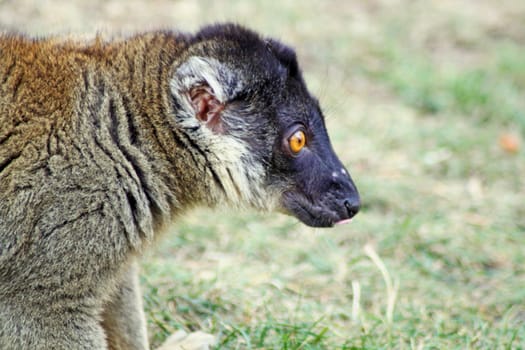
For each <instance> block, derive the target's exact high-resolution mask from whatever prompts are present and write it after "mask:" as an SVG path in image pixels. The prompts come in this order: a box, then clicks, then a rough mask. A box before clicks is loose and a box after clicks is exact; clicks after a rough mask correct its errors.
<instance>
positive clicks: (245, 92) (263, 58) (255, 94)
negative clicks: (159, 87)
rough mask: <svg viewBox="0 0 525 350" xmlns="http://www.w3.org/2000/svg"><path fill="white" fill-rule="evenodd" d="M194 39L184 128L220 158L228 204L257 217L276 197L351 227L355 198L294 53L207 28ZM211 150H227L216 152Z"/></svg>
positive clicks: (177, 86)
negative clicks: (255, 210) (245, 206)
mask: <svg viewBox="0 0 525 350" xmlns="http://www.w3.org/2000/svg"><path fill="white" fill-rule="evenodd" d="M193 40H194V42H193V43H191V46H190V50H188V57H189V58H187V59H186V61H185V63H183V64H182V65H181V66H180V67H179V68H178V70H177V74H176V75H175V79H174V80H173V82H172V90H173V91H174V96H179V97H180V96H186V101H187V103H186V105H187V107H186V108H185V110H187V111H189V112H188V113H187V117H182V119H181V123H180V124H181V125H184V124H185V123H189V128H190V129H191V130H198V131H192V132H195V133H200V131H202V130H201V129H200V128H199V126H206V127H207V128H204V129H206V130H208V131H209V132H208V133H206V134H202V135H201V137H197V136H195V137H194V140H196V142H197V143H199V142H202V146H201V147H202V148H203V149H207V150H209V152H213V153H214V158H216V159H217V162H215V163H213V162H212V161H209V162H208V163H209V164H211V166H212V168H213V171H214V173H216V174H217V175H216V176H215V178H216V179H218V180H219V181H222V182H224V181H226V180H224V179H225V178H228V179H229V180H231V181H230V182H231V183H232V185H233V187H235V188H236V191H228V190H226V191H225V192H226V195H227V196H228V197H230V198H235V197H236V194H235V193H234V192H236V193H239V194H240V197H243V198H244V199H243V201H244V202H248V203H250V204H251V205H252V206H255V207H259V208H262V207H264V206H265V204H264V203H269V202H275V196H278V198H277V201H278V204H277V206H278V207H279V209H280V210H281V211H284V212H285V213H288V214H291V215H294V216H296V217H297V218H298V219H299V220H301V221H302V222H304V223H305V224H307V225H310V226H315V227H329V226H333V225H334V224H337V223H344V222H346V221H348V220H349V219H351V218H352V217H353V216H354V215H355V214H356V213H357V212H358V210H359V205H360V200H359V194H358V192H357V189H356V187H355V185H354V183H353V182H352V179H351V178H350V175H349V173H348V171H347V170H346V169H345V168H344V166H343V165H342V164H341V161H340V160H339V159H338V158H337V156H336V155H335V153H334V151H333V149H332V146H331V144H330V140H329V138H328V134H327V132H326V128H325V123H324V117H323V115H322V112H321V109H320V108H319V104H318V102H317V100H316V99H315V98H313V97H312V96H311V95H310V93H309V92H308V90H307V88H306V86H305V83H304V81H303V79H302V76H301V72H300V70H299V67H298V64H297V60H296V56H295V53H294V51H293V50H292V49H290V48H289V47H287V46H285V45H283V44H281V43H279V42H277V41H274V40H272V39H263V38H261V37H259V36H258V35H257V34H255V33H253V32H251V31H249V30H246V29H244V28H242V27H239V26H236V25H218V26H211V27H207V28H205V29H203V30H202V31H201V32H199V33H198V34H197V35H196V37H195V38H194V39H193ZM180 105H181V106H183V105H184V99H182V100H181V103H180ZM182 109H183V110H184V108H182ZM195 117H196V118H195ZM194 123H196V124H195V126H193V125H194ZM206 130H205V131H206ZM211 139H216V140H217V141H216V142H210V140H211ZM199 140H201V141H199ZM211 144H216V145H227V144H229V145H231V148H229V149H227V148H225V147H223V148H217V150H216V151H211ZM236 153H239V155H238V156H235V157H233V156H231V155H232V154H236ZM232 159H233V161H232ZM221 174H226V175H227V176H221ZM222 187H224V188H227V187H228V186H226V185H224V183H223V186H222ZM231 193H233V194H231ZM237 197H239V196H237ZM232 201H233V202H235V200H232ZM261 203H262V204H261ZM267 207H268V208H275V205H267Z"/></svg>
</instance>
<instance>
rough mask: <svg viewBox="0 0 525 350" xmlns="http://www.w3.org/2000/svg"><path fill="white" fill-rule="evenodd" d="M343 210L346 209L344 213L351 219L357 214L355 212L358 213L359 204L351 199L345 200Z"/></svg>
mask: <svg viewBox="0 0 525 350" xmlns="http://www.w3.org/2000/svg"><path fill="white" fill-rule="evenodd" d="M344 204H345V208H346V212H347V213H348V218H349V219H351V218H353V217H354V216H355V214H357V212H358V211H359V207H360V204H359V201H358V200H357V201H356V200H354V199H351V198H347V199H345V202H344Z"/></svg>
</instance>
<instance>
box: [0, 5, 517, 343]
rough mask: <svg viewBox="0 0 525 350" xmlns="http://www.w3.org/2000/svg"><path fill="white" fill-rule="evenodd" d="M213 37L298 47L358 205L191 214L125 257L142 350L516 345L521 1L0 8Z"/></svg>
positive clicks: (53, 28) (42, 19)
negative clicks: (144, 335)
mask: <svg viewBox="0 0 525 350" xmlns="http://www.w3.org/2000/svg"><path fill="white" fill-rule="evenodd" d="M224 20H230V21H235V22H239V23H241V24H245V25H248V26H250V27H252V28H254V29H256V30H258V31H260V32H262V33H265V34H266V35H270V36H273V37H277V38H278V39H281V40H282V41H284V42H286V43H288V44H290V45H292V46H294V47H295V48H296V49H297V52H298V56H299V60H300V63H301V66H302V68H303V71H304V74H305V78H306V81H307V84H308V85H309V86H310V89H311V91H312V92H313V93H314V94H316V95H317V96H319V98H320V101H321V104H322V106H323V107H324V111H325V114H326V116H327V124H328V129H329V133H330V135H331V137H332V141H333V143H334V148H335V149H336V152H337V153H338V154H339V155H340V157H341V159H342V160H343V162H344V163H345V164H346V165H347V167H348V169H349V170H350V172H351V174H352V176H353V178H354V180H355V182H356V184H357V186H358V187H359V189H360V192H361V196H362V200H363V205H364V206H363V210H362V212H361V213H360V214H359V215H358V216H357V217H356V218H355V220H354V221H353V222H352V223H351V224H350V225H346V226H342V227H337V228H333V229H312V228H308V227H305V226H304V225H302V224H300V223H298V222H297V221H296V220H295V219H293V218H289V217H285V216H282V215H280V214H264V215H261V214H255V213H253V212H245V213H238V212H235V213H233V212H228V211H227V210H225V211H221V212H217V211H215V212H212V211H207V210H197V211H194V212H192V213H190V214H189V215H188V216H186V217H185V218H183V219H182V220H180V221H178V222H177V223H176V224H175V225H174V226H173V228H172V229H171V230H170V232H169V233H167V234H166V236H165V237H164V239H163V240H161V243H160V244H159V245H158V247H157V248H156V249H155V250H154V251H151V252H150V253H149V254H148V255H147V256H146V257H145V259H144V260H143V271H142V272H143V273H142V284H143V289H144V300H145V306H146V312H147V316H148V324H149V332H150V338H151V342H152V343H153V344H154V345H156V344H160V343H161V341H162V340H163V339H165V338H166V337H167V336H168V335H169V334H171V333H173V332H175V331H177V330H179V329H183V330H185V331H193V330H203V331H206V332H209V333H212V334H215V335H216V336H217V338H218V346H217V348H218V349H398V348H399V349H522V348H525V304H524V300H525V288H524V287H525V205H524V198H525V145H524V144H523V142H524V139H525V58H524V57H525V2H521V1H510V0H504V1H495V0H494V1H490V0H481V1H469V0H454V1H453V0H440V1H438V0H434V1H431V0H428V1H423V0H420V1H417V0H412V1H410V0H373V1H346V2H343V1H335V0H328V1H313V0H303V1H292V0H281V1H278V2H270V1H262V0H257V1H233V0H232V1H226V0H220V1H204V0H201V1H167V0H155V1H149V2H146V1H136V0H132V1H94V0H90V1H65V0H64V1H40V2H37V1H30V0H18V1H14V0H10V1H6V0H0V29H10V30H17V31H22V32H27V33H31V34H34V35H45V34H49V33H54V34H57V33H59V34H60V33H61V34H63V33H76V34H88V35H93V34H94V33H96V32H97V31H103V32H124V33H127V32H130V31H138V30H144V29H150V28H158V27H164V28H178V29H182V30H184V31H192V30H195V29H197V28H198V27H199V26H201V25H202V24H205V23H212V22H217V21H224Z"/></svg>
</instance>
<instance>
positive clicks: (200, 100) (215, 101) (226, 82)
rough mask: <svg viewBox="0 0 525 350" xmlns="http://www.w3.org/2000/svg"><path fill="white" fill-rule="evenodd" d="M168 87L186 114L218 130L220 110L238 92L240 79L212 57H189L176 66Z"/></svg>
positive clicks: (220, 128)
mask: <svg viewBox="0 0 525 350" xmlns="http://www.w3.org/2000/svg"><path fill="white" fill-rule="evenodd" d="M170 88H171V92H172V94H173V96H174V97H175V98H176V99H177V100H178V102H179V103H180V105H181V107H182V108H183V110H184V111H185V112H186V113H185V115H186V116H187V117H188V116H191V117H194V118H196V119H197V120H199V121H200V122H201V123H204V124H205V125H206V126H208V127H209V128H210V129H211V130H212V131H214V132H221V131H222V126H221V120H220V117H221V112H222V111H223V110H224V108H225V106H226V103H227V102H228V101H229V100H231V99H232V98H234V97H235V95H236V94H237V93H238V92H239V91H240V79H238V77H237V74H236V73H235V71H234V70H233V69H231V68H229V67H228V66H227V65H225V64H223V63H221V62H219V61H218V60H216V59H214V58H205V57H199V56H191V57H190V58H188V59H187V60H186V61H185V62H183V63H182V64H181V65H180V66H179V67H178V68H177V69H176V71H175V74H174V76H173V78H172V80H171V82H170Z"/></svg>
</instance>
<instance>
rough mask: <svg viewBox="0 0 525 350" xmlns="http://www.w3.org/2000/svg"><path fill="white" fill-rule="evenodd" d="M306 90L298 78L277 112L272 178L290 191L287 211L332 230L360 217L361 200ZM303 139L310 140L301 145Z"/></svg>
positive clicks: (286, 193)
mask: <svg viewBox="0 0 525 350" xmlns="http://www.w3.org/2000/svg"><path fill="white" fill-rule="evenodd" d="M303 87H304V85H303V84H302V83H301V82H293V80H292V82H291V83H290V84H289V87H288V89H287V93H286V94H285V98H284V99H283V104H282V106H281V107H280V108H279V109H278V111H277V113H278V115H279V117H278V120H279V130H280V132H279V135H278V137H277V140H276V142H275V145H274V152H273V154H274V156H273V159H272V168H271V170H270V174H271V177H273V178H274V179H276V181H279V182H281V183H282V184H283V185H284V186H285V188H286V190H285V191H284V192H283V194H282V198H281V203H282V206H283V207H284V208H285V210H286V211H287V212H289V213H290V214H292V215H294V216H296V217H297V218H298V219H300V220H301V221H302V222H304V223H305V224H307V225H309V226H314V227H329V226H333V225H334V224H337V223H344V222H346V221H348V220H349V219H351V218H352V217H353V216H354V215H355V214H357V212H358V211H359V206H360V199H359V194H358V191H357V189H356V186H355V185H354V183H353V181H352V179H351V178H350V174H349V173H348V171H347V170H346V169H345V167H344V166H343V165H342V164H341V161H340V160H339V159H338V157H337V156H336V155H335V153H334V151H333V149H332V146H331V144H330V140H329V138H328V134H327V132H326V128H325V124H324V118H323V115H322V112H321V110H320V108H319V106H318V103H317V101H315V100H314V99H313V98H311V97H310V96H309V95H308V93H307V92H306V90H303V91H300V90H301V89H302V88H303ZM294 90H295V91H294ZM293 106H302V107H303V108H299V109H298V108H294V107H293ZM298 137H299V138H304V140H301V141H299V144H298V140H297V138H298ZM303 144H304V146H302V147H298V145H299V146H301V145H303ZM298 148H300V149H299V150H298Z"/></svg>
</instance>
